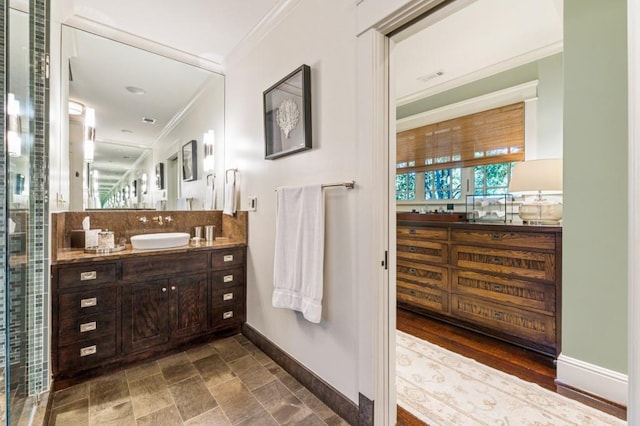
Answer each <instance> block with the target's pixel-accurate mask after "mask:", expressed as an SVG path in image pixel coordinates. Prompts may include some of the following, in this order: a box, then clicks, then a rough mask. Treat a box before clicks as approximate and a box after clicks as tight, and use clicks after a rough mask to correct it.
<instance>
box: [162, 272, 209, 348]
mask: <svg viewBox="0 0 640 426" xmlns="http://www.w3.org/2000/svg"><path fill="white" fill-rule="evenodd" d="M169 288H170V290H171V334H172V336H175V337H182V336H191V335H193V334H198V333H200V332H201V331H203V330H204V329H205V328H206V319H207V315H206V313H207V274H206V273H201V274H193V275H187V276H185V277H175V278H171V279H170V280H169Z"/></svg>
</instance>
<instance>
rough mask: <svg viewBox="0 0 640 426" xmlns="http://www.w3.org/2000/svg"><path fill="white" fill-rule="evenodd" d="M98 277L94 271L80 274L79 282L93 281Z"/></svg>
mask: <svg viewBox="0 0 640 426" xmlns="http://www.w3.org/2000/svg"><path fill="white" fill-rule="evenodd" d="M97 277H98V273H97V272H96V271H89V272H80V281H88V280H95V279H96V278H97Z"/></svg>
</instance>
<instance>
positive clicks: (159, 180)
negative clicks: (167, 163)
mask: <svg viewBox="0 0 640 426" xmlns="http://www.w3.org/2000/svg"><path fill="white" fill-rule="evenodd" d="M156 188H157V189H164V163H158V164H156Z"/></svg>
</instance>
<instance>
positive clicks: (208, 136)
mask: <svg viewBox="0 0 640 426" xmlns="http://www.w3.org/2000/svg"><path fill="white" fill-rule="evenodd" d="M203 140H204V171H205V172H211V171H213V166H214V165H213V140H214V136H213V130H209V131H207V132H206V133H205V134H204V136H203Z"/></svg>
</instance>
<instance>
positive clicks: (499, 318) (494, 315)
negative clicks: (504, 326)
mask: <svg viewBox="0 0 640 426" xmlns="http://www.w3.org/2000/svg"><path fill="white" fill-rule="evenodd" d="M493 317H494V318H495V319H498V320H501V319H502V312H494V313H493Z"/></svg>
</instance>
